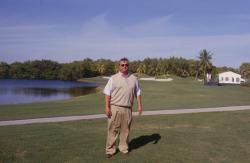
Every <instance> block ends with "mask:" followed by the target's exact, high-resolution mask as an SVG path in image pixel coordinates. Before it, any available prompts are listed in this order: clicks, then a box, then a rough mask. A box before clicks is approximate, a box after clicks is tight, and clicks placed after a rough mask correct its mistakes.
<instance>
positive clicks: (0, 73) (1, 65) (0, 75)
mask: <svg viewBox="0 0 250 163" xmlns="http://www.w3.org/2000/svg"><path fill="white" fill-rule="evenodd" d="M9 69H10V66H9V65H8V63H5V62H0V79H6V78H9Z"/></svg>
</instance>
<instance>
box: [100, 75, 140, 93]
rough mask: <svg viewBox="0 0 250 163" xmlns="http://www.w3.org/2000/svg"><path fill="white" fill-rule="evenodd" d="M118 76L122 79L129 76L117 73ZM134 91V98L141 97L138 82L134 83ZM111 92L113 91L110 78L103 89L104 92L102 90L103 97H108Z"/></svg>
mask: <svg viewBox="0 0 250 163" xmlns="http://www.w3.org/2000/svg"><path fill="white" fill-rule="evenodd" d="M119 74H120V75H121V76H122V77H124V78H127V77H128V76H129V74H128V75H124V74H123V73H121V72H119ZM135 89H136V96H140V95H141V88H140V85H139V82H138V80H137V81H136V88H135ZM113 90H114V84H113V79H112V77H110V79H109V81H108V83H107V84H106V86H105V88H104V90H103V93H104V94H105V95H108V96H110V95H111V93H112V91H113Z"/></svg>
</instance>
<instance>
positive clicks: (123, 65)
mask: <svg viewBox="0 0 250 163" xmlns="http://www.w3.org/2000/svg"><path fill="white" fill-rule="evenodd" d="M120 66H122V67H125V66H126V67H128V64H120Z"/></svg>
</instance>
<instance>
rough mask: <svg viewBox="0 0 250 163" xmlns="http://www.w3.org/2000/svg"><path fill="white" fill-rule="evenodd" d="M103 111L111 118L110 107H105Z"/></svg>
mask: <svg viewBox="0 0 250 163" xmlns="http://www.w3.org/2000/svg"><path fill="white" fill-rule="evenodd" d="M105 113H106V115H107V117H108V118H111V116H112V112H111V110H110V108H106V109H105Z"/></svg>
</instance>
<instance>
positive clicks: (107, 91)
mask: <svg viewBox="0 0 250 163" xmlns="http://www.w3.org/2000/svg"><path fill="white" fill-rule="evenodd" d="M112 90H113V79H112V78H109V81H108V83H107V84H106V86H105V88H104V89H103V93H104V94H105V95H108V96H110V95H111V93H112Z"/></svg>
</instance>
